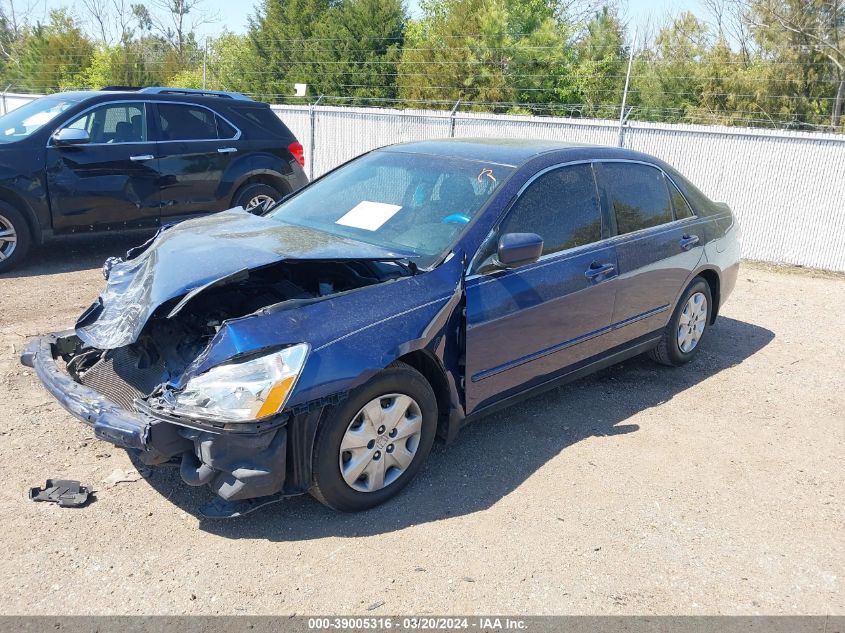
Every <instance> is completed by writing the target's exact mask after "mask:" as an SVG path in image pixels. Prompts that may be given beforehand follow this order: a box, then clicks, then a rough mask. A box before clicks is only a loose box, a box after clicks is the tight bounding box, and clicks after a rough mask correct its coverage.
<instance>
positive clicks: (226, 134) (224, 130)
mask: <svg viewBox="0 0 845 633" xmlns="http://www.w3.org/2000/svg"><path fill="white" fill-rule="evenodd" d="M214 120H215V121H216V122H217V138H219V139H232V138H235V137H236V136H237V135H238V131H237V130H236V129H235V128H234V127H232V126H231V125H229V124H228V123H227V122H226V121H225V119H222V118H221V117H219V116H216V117H214Z"/></svg>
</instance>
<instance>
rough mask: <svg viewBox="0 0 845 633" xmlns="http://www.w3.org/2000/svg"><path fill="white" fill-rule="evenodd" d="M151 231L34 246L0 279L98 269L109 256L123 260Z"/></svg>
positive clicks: (66, 239)
mask: <svg viewBox="0 0 845 633" xmlns="http://www.w3.org/2000/svg"><path fill="white" fill-rule="evenodd" d="M154 234H155V231H154V230H143V231H142V230H138V231H130V232H126V233H97V234H95V235H74V236H72V237H66V238H62V239H56V240H55V241H50V242H47V243H46V244H43V245H42V246H38V247H34V248H33V249H32V250H31V251H30V252H29V255H28V256H27V258H26V259H25V260H24V261H23V262H22V263H21V264H20V265H19V266H18V267H17V268H14V269H12V270H10V271H9V272H6V273H3V274H0V279H14V278H17V277H39V276H41V275H56V274H60V273H70V272H76V271H80V270H89V269H92V268H100V267H101V266H102V265H103V262H104V261H105V260H106V258H108V257H123V256H124V255H126V251H128V250H129V249H130V248H133V247H135V246H138V245H139V244H143V243H144V242H145V241H147V240H148V239H149V238H150V237H152V236H153V235H154Z"/></svg>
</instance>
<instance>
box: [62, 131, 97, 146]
mask: <svg viewBox="0 0 845 633" xmlns="http://www.w3.org/2000/svg"><path fill="white" fill-rule="evenodd" d="M90 142H91V137H90V136H88V132H86V131H85V130H81V129H79V128H76V127H64V128H62V129H61V130H59V131H58V132H56V133H55V134H53V145H55V146H56V147H67V146H69V145H85V144H86V143H90Z"/></svg>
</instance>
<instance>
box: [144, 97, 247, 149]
mask: <svg viewBox="0 0 845 633" xmlns="http://www.w3.org/2000/svg"><path fill="white" fill-rule="evenodd" d="M157 105H158V121H159V129H160V130H161V137H162V140H165V141H209V140H216V139H217V121H216V119H218V117H216V116H215V115H214V113H213V112H211V110H206V109H205V108H198V107H195V106H189V105H181V104H175V103H158V104H157ZM233 136H234V135H233Z"/></svg>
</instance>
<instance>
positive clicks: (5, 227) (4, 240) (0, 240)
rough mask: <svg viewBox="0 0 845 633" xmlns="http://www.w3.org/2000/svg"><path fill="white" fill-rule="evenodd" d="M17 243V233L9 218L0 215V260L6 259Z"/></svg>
mask: <svg viewBox="0 0 845 633" xmlns="http://www.w3.org/2000/svg"><path fill="white" fill-rule="evenodd" d="M17 245H18V234H17V232H16V231H15V227H14V225H13V224H12V222H11V220H9V219H8V218H6V217H4V216H2V215H0V262H2V261H3V260H4V259H8V258H9V257H11V256H12V253H14V252H15V248H17Z"/></svg>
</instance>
